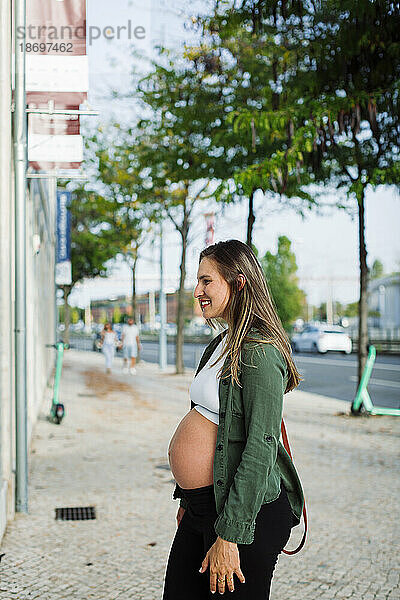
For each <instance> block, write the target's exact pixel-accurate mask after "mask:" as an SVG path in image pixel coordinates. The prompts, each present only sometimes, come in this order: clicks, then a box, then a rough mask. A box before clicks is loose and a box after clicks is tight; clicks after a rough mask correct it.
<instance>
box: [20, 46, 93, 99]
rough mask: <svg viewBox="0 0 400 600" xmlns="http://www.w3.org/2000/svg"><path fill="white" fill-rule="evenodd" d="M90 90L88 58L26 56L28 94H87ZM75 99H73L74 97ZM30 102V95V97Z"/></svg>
mask: <svg viewBox="0 0 400 600" xmlns="http://www.w3.org/2000/svg"><path fill="white" fill-rule="evenodd" d="M88 89H89V71H88V57H87V56H86V55H82V56H55V55H54V54H47V55H46V54H27V55H26V90H27V92H43V90H45V91H46V94H47V95H48V96H47V98H48V99H49V100H50V99H51V92H87V91H88ZM72 99H73V97H72ZM28 100H29V95H28Z"/></svg>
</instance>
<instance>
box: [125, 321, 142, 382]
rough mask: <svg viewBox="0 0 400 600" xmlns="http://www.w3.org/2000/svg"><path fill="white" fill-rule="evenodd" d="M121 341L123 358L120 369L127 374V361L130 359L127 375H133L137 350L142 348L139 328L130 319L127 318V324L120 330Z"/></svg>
mask: <svg viewBox="0 0 400 600" xmlns="http://www.w3.org/2000/svg"><path fill="white" fill-rule="evenodd" d="M121 340H122V352H123V357H124V364H123V367H122V368H123V370H124V371H125V372H128V359H130V361H131V364H130V368H129V373H130V374H131V375H134V374H135V373H136V368H135V363H136V357H137V353H138V349H140V348H141V347H142V346H141V344H140V339H139V328H138V326H137V325H135V323H134V320H133V319H132V317H129V319H128V323H127V324H125V325H124V326H123V328H122V337H121Z"/></svg>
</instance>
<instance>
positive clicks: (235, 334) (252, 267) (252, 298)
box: [199, 240, 301, 393]
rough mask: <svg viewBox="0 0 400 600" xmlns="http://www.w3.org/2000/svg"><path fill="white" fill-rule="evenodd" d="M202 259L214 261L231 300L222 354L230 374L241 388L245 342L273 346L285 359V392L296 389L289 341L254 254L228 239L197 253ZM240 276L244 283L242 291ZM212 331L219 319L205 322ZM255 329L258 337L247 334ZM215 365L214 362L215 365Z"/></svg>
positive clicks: (298, 380)
mask: <svg viewBox="0 0 400 600" xmlns="http://www.w3.org/2000/svg"><path fill="white" fill-rule="evenodd" d="M203 258H208V259H210V260H213V261H214V263H215V265H216V268H217V270H218V272H219V274H220V275H221V276H222V277H223V278H224V279H225V281H226V282H227V284H228V285H229V289H230V297H229V301H228V304H227V307H226V311H225V314H224V319H223V320H225V321H227V322H228V323H229V328H228V332H227V334H226V336H227V337H226V343H225V350H224V352H223V355H222V356H224V355H226V354H228V353H229V355H230V359H231V361H230V373H228V375H226V374H224V376H231V377H232V379H233V380H234V381H235V382H236V383H237V384H238V385H239V386H240V382H239V377H238V371H239V368H240V367H239V364H240V360H241V348H242V345H243V343H244V342H248V341H250V342H258V343H263V344H272V345H273V346H274V347H275V348H276V349H277V350H279V351H280V352H281V354H282V356H283V357H284V359H285V362H286V367H287V374H288V381H287V385H286V390H285V393H286V392H290V390H293V389H294V388H295V387H297V386H298V385H299V383H300V381H301V377H300V374H299V372H298V371H297V369H296V366H295V364H294V362H293V359H292V355H291V354H292V349H291V346H290V341H289V338H288V336H287V334H286V332H285V330H284V328H283V326H282V323H281V320H280V319H279V317H278V314H277V312H276V309H275V306H274V301H273V299H272V297H271V294H270V292H269V290H268V285H267V281H266V279H265V275H264V272H263V270H262V267H261V265H260V263H259V261H258V259H257V257H256V255H255V254H254V252H253V251H252V250H251V248H249V246H247V244H244V243H243V242H240V241H239V240H227V241H225V242H218V243H217V244H213V245H212V246H208V247H207V248H205V249H204V250H202V252H201V253H200V257H199V264H200V262H201V261H202V259H203ZM239 275H243V276H244V278H245V280H246V283H245V285H244V286H243V287H242V288H241V280H240V278H239ZM206 321H207V324H208V325H209V326H210V327H212V328H213V329H218V325H220V324H221V319H206ZM252 327H255V328H256V329H257V330H258V332H259V333H260V337H251V336H250V335H249V331H250V329H251V328H252ZM214 364H215V363H214Z"/></svg>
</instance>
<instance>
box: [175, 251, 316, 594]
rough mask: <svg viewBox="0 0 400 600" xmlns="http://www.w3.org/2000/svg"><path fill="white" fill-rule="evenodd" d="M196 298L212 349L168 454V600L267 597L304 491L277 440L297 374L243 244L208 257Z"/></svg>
mask: <svg viewBox="0 0 400 600" xmlns="http://www.w3.org/2000/svg"><path fill="white" fill-rule="evenodd" d="M197 275H198V277H197V279H198V283H197V286H196V289H195V292H194V296H195V298H197V300H198V301H199V303H200V307H201V310H202V313H203V316H204V318H205V319H206V321H207V323H208V324H209V325H211V326H212V327H214V328H215V327H216V324H217V323H219V324H221V322H222V323H225V324H227V328H226V329H225V330H224V331H223V332H222V333H220V334H219V335H217V336H216V337H215V338H214V339H213V340H212V342H211V343H210V344H209V345H208V347H207V348H206V350H205V351H204V354H203V356H202V358H201V360H200V364H199V366H198V369H197V372H196V375H195V377H194V380H193V382H192V384H191V387H190V397H191V401H192V407H191V410H190V411H189V412H188V413H187V415H186V416H185V417H184V418H183V419H182V421H181V422H180V424H179V425H178V427H177V429H176V431H175V433H174V435H173V437H172V439H171V442H170V446H169V461H170V466H171V470H172V473H173V475H174V478H175V480H176V483H177V485H176V489H175V492H174V498H180V499H181V501H180V507H179V510H178V514H177V522H178V529H177V532H176V535H175V538H174V541H173V544H172V547H171V551H170V555H169V559H168V565H167V570H166V577H165V586H164V595H163V600H189V599H190V600H206V599H208V598H212V597H213V596H211V594H214V593H215V592H219V593H220V594H225V592H228V591H229V592H231V593H230V594H229V597H230V598H236V599H246V600H267V599H268V598H269V594H270V586H271V580H272V574H273V571H274V568H275V564H276V562H277V559H278V555H279V553H280V552H281V551H282V549H283V548H284V546H285V545H286V543H287V541H288V539H289V536H290V532H291V528H292V527H293V526H294V525H297V524H298V523H299V522H300V516H301V513H302V509H303V503H304V499H303V492H302V488H301V483H300V481H299V478H298V475H297V473H296V470H295V468H294V465H293V463H292V461H291V459H290V457H289V455H288V454H287V453H286V451H285V449H284V448H283V446H282V444H281V443H280V441H279V438H280V430H281V419H282V404H283V394H284V393H285V392H288V391H290V390H292V389H293V388H295V387H296V386H297V385H298V383H299V381H300V377H299V374H298V372H297V370H296V368H295V365H294V363H293V361H292V358H291V350H290V344H289V341H288V339H287V336H286V334H285V331H284V329H283V327H282V325H281V323H280V320H279V317H278V316H277V314H276V311H275V308H274V306H273V303H272V301H271V298H270V295H269V292H268V288H267V284H266V281H265V277H264V274H263V270H262V268H261V266H260V264H259V262H258V260H257V258H256V256H255V255H254V253H253V252H252V250H251V249H250V248H249V247H248V246H247V245H246V244H243V243H242V242H240V241H237V240H229V241H225V242H219V243H218V244H214V245H213V246H209V247H208V248H206V249H205V250H203V251H202V252H201V254H200V260H199V269H198V274H197Z"/></svg>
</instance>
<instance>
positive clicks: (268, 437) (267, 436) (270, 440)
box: [264, 435, 274, 442]
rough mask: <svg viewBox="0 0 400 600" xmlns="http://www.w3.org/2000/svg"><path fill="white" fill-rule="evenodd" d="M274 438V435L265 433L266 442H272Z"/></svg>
mask: <svg viewBox="0 0 400 600" xmlns="http://www.w3.org/2000/svg"><path fill="white" fill-rule="evenodd" d="M273 439H274V438H273V437H272V435H264V440H265V441H266V442H272V441H273Z"/></svg>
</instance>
